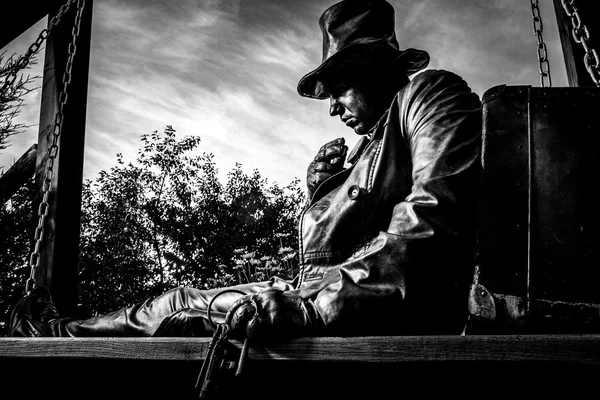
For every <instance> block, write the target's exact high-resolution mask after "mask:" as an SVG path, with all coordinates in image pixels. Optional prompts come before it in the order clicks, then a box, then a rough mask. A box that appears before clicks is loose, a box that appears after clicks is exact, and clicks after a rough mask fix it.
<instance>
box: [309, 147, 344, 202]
mask: <svg viewBox="0 0 600 400" xmlns="http://www.w3.org/2000/svg"><path fill="white" fill-rule="evenodd" d="M347 152H348V146H346V145H345V140H344V138H338V139H334V140H332V141H331V142H329V143H326V144H324V145H323V146H322V147H321V148H320V149H319V152H318V153H317V155H316V156H315V158H314V160H313V161H312V162H311V163H310V164H309V166H308V171H307V173H306V185H307V186H308V195H309V196H311V197H312V195H313V193H314V192H315V190H317V187H319V185H320V184H321V183H323V181H325V180H326V179H327V178H329V177H330V176H331V175H334V174H337V173H338V172H340V171H342V170H343V169H344V162H345V161H346V153H347Z"/></svg>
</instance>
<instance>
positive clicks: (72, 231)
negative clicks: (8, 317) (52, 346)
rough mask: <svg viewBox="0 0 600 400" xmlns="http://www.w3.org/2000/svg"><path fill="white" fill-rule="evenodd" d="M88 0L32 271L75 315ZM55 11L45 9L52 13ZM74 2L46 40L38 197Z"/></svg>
mask: <svg viewBox="0 0 600 400" xmlns="http://www.w3.org/2000/svg"><path fill="white" fill-rule="evenodd" d="M92 9H93V1H92V0H86V2H85V8H84V12H83V15H82V19H81V25H80V31H79V37H78V39H77V43H76V53H75V57H74V61H73V65H72V72H71V83H70V85H69V87H68V91H67V93H68V102H67V104H66V105H65V107H64V109H63V126H62V130H61V132H60V138H59V142H58V146H59V150H58V155H57V157H56V159H55V163H54V169H53V179H52V184H51V187H50V194H49V204H50V206H49V207H48V215H47V217H46V225H45V228H44V232H45V238H44V241H43V243H42V247H41V249H40V258H41V266H40V268H38V270H37V271H36V275H35V281H36V285H44V286H47V287H48V288H49V289H50V291H51V292H52V295H53V299H54V302H55V304H56V307H57V308H58V310H59V312H60V313H61V315H71V316H74V315H75V309H76V306H77V272H78V271H77V263H78V256H79V229H80V227H79V223H80V213H81V187H82V181H83V152H84V143H85V122H86V107H87V87H88V74H89V56H90V41H91V26H92ZM54 13H55V11H54V12H53V13H51V14H50V16H53V15H54ZM75 13H76V7H73V8H72V9H71V10H70V11H69V12H68V13H66V14H65V15H64V16H63V18H62V20H61V23H60V24H59V25H58V26H56V27H55V28H54V30H53V32H52V34H51V35H49V36H48V39H47V42H46V55H45V63H44V79H43V84H42V85H43V86H42V105H41V111H40V124H39V127H40V128H39V135H38V157H37V164H36V186H37V187H38V197H37V199H36V202H35V208H34V210H37V204H39V202H40V201H41V198H42V197H41V196H42V187H43V181H44V178H45V176H46V165H47V159H48V149H49V148H50V147H51V144H52V138H53V132H54V122H55V116H56V113H57V111H58V110H59V94H60V93H61V92H62V90H63V74H64V71H65V67H66V62H67V59H68V49H69V47H70V43H71V41H72V30H73V22H74V20H75Z"/></svg>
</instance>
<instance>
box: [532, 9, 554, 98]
mask: <svg viewBox="0 0 600 400" xmlns="http://www.w3.org/2000/svg"><path fill="white" fill-rule="evenodd" d="M531 16H532V19H533V33H534V34H535V36H536V37H537V42H538V45H537V57H538V64H539V70H540V85H541V86H542V87H552V77H551V76H550V63H549V62H548V50H547V49H546V43H544V38H543V37H542V32H543V31H544V23H543V22H542V16H541V14H540V8H539V7H538V0H531Z"/></svg>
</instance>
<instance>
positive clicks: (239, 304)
mask: <svg viewBox="0 0 600 400" xmlns="http://www.w3.org/2000/svg"><path fill="white" fill-rule="evenodd" d="M317 319H318V317H317V315H316V313H315V311H314V309H313V307H312V305H311V304H309V303H307V302H305V301H304V299H302V298H301V297H300V296H298V295H296V294H295V293H293V292H289V291H282V290H279V289H267V290H265V291H262V292H260V293H257V294H254V295H247V296H244V297H242V298H240V299H239V300H237V301H236V302H235V303H234V304H233V305H232V307H231V308H230V310H229V312H228V313H227V316H226V318H225V321H226V323H227V324H228V325H229V327H230V328H231V333H232V336H233V337H235V338H250V339H266V338H276V337H279V338H284V337H294V336H296V337H298V336H305V335H310V334H311V332H312V331H313V330H314V329H315V328H316V325H317Z"/></svg>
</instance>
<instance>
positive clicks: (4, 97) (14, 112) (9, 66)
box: [0, 53, 36, 151]
mask: <svg viewBox="0 0 600 400" xmlns="http://www.w3.org/2000/svg"><path fill="white" fill-rule="evenodd" d="M4 54H5V53H2V54H0V151H2V150H4V149H6V148H7V147H8V146H9V143H8V139H9V137H11V136H13V135H15V134H17V133H20V132H22V131H23V129H25V128H26V127H27V126H26V125H25V124H22V123H15V118H16V117H17V116H18V115H19V114H20V112H21V108H22V107H23V105H24V104H23V103H24V98H25V96H26V95H27V94H28V93H30V92H32V91H33V90H35V89H36V88H32V87H31V84H32V83H33V82H34V80H35V78H36V77H31V76H26V77H25V76H23V74H22V71H19V66H18V64H17V62H16V60H15V56H14V55H12V56H10V57H9V58H7V59H5V58H4ZM35 63H36V59H35V57H33V58H32V59H30V61H29V64H28V65H27V67H26V68H27V69H28V68H30V67H31V66H32V65H35ZM13 72H16V73H17V74H18V73H21V75H20V76H19V77H18V78H17V79H15V81H14V82H13V83H12V85H10V84H9V85H7V86H6V87H4V83H5V82H6V79H7V78H8V76H9V75H10V74H11V73H13ZM2 89H3V90H2Z"/></svg>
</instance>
